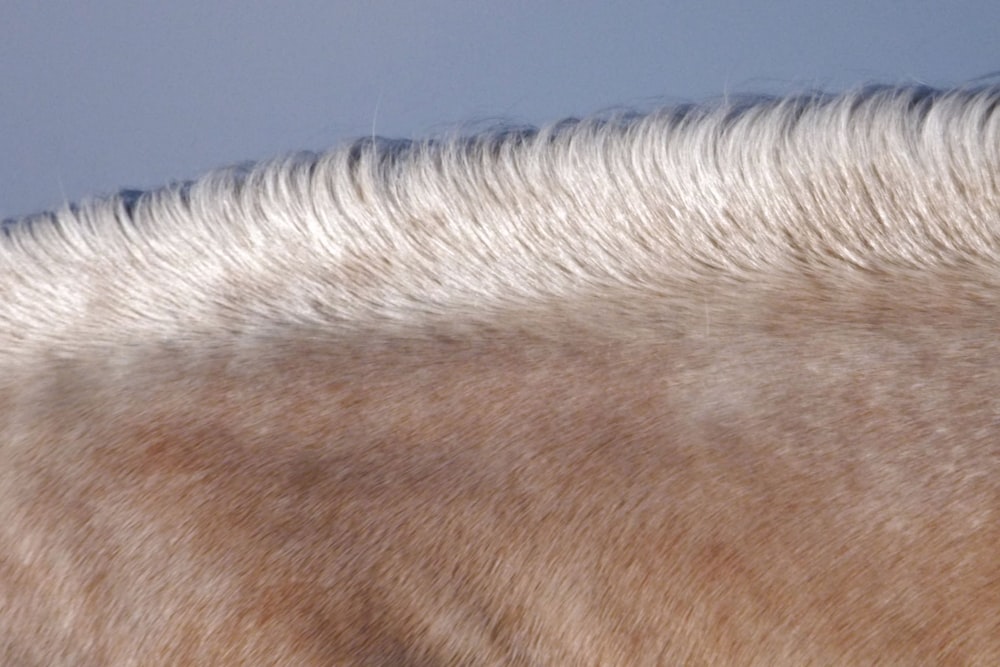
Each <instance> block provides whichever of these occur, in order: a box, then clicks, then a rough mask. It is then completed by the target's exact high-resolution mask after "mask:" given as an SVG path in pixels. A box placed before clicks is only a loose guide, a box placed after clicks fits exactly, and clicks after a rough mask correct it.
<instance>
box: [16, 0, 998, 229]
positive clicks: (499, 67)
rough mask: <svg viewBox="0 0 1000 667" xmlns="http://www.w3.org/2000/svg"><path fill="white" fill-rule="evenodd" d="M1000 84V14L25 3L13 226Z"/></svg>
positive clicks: (635, 6)
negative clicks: (267, 163) (334, 168)
mask: <svg viewBox="0 0 1000 667" xmlns="http://www.w3.org/2000/svg"><path fill="white" fill-rule="evenodd" d="M998 71H1000V2H997V1H996V0H970V1H962V0H951V1H948V2H944V1H942V2H924V1H922V0H906V1H898V2H897V1H895V0H868V1H866V2H854V1H848V2H845V1H838V2H824V3H810V2H805V1H803V0H798V1H796V2H784V1H782V2H748V1H746V0H743V1H730V2H713V1H710V0H708V1H706V0H703V1H700V2H670V1H668V0H659V1H658V2H656V1H651V2H626V1H620V2H611V1H609V0H605V1H601V2H596V1H591V0H582V1H579V2H554V1H553V2H545V1H543V0H533V1H531V0H527V1H521V0H492V1H489V2H485V1H484V2H479V1H476V0H464V1H451V0H449V1H445V0H430V1H426V2H422V1H420V0H396V1H394V2H377V1H375V0H353V1H350V2H340V1H331V0H325V1H320V0H317V1H314V2H306V1H302V2H296V1H292V0H286V1H283V2H278V1H274V2H254V1H250V0H242V1H241V2H228V1H226V2H221V1H220V2H212V1H210V0H172V1H171V2H156V3H154V2H135V1H134V0H128V1H124V0H122V1H107V2H102V1H100V0H88V2H80V1H79V0H72V1H70V0H51V1H46V2H38V1H37V0H30V1H22V0H4V2H3V3H2V4H0V156H2V158H0V219H4V218H11V217H16V216H19V215H22V214H27V213H33V212H37V211H42V210H51V209H54V208H57V207H59V206H60V205H62V204H64V203H66V202H72V201H79V200H81V199H82V198H85V197H87V196H100V195H102V194H109V193H113V192H116V191H118V190H121V189H127V188H128V189H132V188H138V189H149V188H153V187H157V186H160V185H164V184H166V183H168V182H171V181H178V180H189V179H192V178H196V177H197V176H198V175H200V174H202V173H204V172H206V171H208V170H210V169H212V168H215V167H221V166H225V165H230V164H234V163H238V162H244V161H247V160H259V159H265V158H270V157H276V156H279V155H281V154H284V153H288V152H291V151H296V150H303V149H305V150H325V149H328V148H332V147H336V146H340V145H344V144H345V143H347V142H348V141H350V140H351V139H354V138H357V137H359V136H370V135H372V134H376V135H381V136H387V137H414V138H418V137H428V136H434V135H440V134H444V133H452V132H454V131H456V130H463V129H465V130H467V131H473V130H474V129H475V128H476V127H480V128H481V127H483V126H484V125H489V124H491V123H497V122H510V123H517V124H526V123H527V124H532V125H538V124H545V123H550V122H554V121H557V120H559V119H561V118H565V117H568V116H577V117H579V116H584V115H588V114H593V113H600V112H602V111H604V112H606V111H608V110H609V109H620V108H628V109H638V110H648V109H652V108H655V107H657V106H662V105H669V104H676V103H679V102H692V101H699V100H712V99H718V98H720V97H722V96H725V95H730V94H734V93H769V94H782V93H792V92H801V91H804V90H815V89H822V90H828V91H838V90H843V89H845V88H852V87H856V86H859V85H864V84H867V83H892V84H898V83H921V84H928V85H932V86H938V87H947V86H956V85H969V84H970V83H972V82H974V81H975V80H982V81H992V82H1000V77H998V76H997V72H998Z"/></svg>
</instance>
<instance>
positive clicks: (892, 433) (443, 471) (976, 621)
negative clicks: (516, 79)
mask: <svg viewBox="0 0 1000 667" xmlns="http://www.w3.org/2000/svg"><path fill="white" fill-rule="evenodd" d="M998 101H1000V91H997V90H994V89H988V90H980V91H964V92H963V91H956V92H951V93H934V92H930V91H926V90H912V89H901V90H893V89H875V90H868V91H861V92H859V93H853V94H850V95H845V96H841V97H837V98H809V99H805V98H802V99H796V100H781V101H767V100H761V101H754V102H750V103H747V104H745V105H743V106H734V105H728V106H727V105H721V106H718V107H714V108H708V107H706V108H701V109H687V110H683V109H675V110H667V111H665V112H663V113H661V114H656V115H653V116H650V117H643V118H632V119H616V120H612V121H607V122H598V121H587V122H584V123H582V124H576V125H570V126H560V127H556V128H550V129H547V130H543V131H541V132H540V133H539V134H537V135H523V134H521V135H516V134H508V135H491V136H489V137H485V136H484V137H477V138H473V139H470V140H453V141H450V142H444V143H440V144H426V145H402V146H397V147H396V148H395V149H393V150H392V151H389V152H386V151H388V148H387V147H386V146H381V147H378V146H373V145H372V144H370V143H362V144H359V145H358V146H355V147H354V148H352V149H350V150H345V151H340V152H335V153H332V154H330V155H327V156H321V157H318V158H312V157H300V158H296V159H294V160H290V161H286V162H282V163H275V164H272V165H264V166H261V167H256V168H253V169H250V170H249V171H243V172H233V171H230V172H221V173H218V174H214V175H209V176H208V177H206V178H205V179H203V180H202V181H200V182H198V183H196V184H193V185H191V186H187V187H186V188H175V189H172V190H165V191H161V192H154V193H147V194H144V195H142V196H141V197H140V198H138V199H134V198H132V197H129V196H121V197H118V198H113V199H110V200H106V201H102V202H93V203H89V204H85V205H83V206H82V207H80V208H77V209H75V210H66V211H63V212H61V213H59V214H57V215H55V216H47V217H37V218H34V219H31V220H24V221H17V222H13V223H8V227H7V230H8V231H7V235H6V238H5V239H4V240H3V244H2V245H0V295H2V296H3V299H2V300H0V342H2V345H0V664H3V665H14V666H20V665H74V666H75V665H109V664H110V665H148V664H170V665H173V664H252V665H267V664H274V665H292V664H295V665H298V664H304V665H311V664H314V665H338V664H359V665H361V664H363V665H371V664H386V665H397V664H414V665H430V664H441V665H454V664H483V665H491V664H497V665H539V664H550V665H647V664H648V665H675V664H685V665H699V664H702V665H721V664H733V665H804V664H829V665H845V664H857V665H867V664H875V663H880V664H982V665H993V664H998V661H1000V437H998V436H1000V363H998V362H997V359H1000V336H998V324H1000V262H998V259H1000V250H998V240H1000V181H998V174H1000V110H998ZM685 158H686V160H685Z"/></svg>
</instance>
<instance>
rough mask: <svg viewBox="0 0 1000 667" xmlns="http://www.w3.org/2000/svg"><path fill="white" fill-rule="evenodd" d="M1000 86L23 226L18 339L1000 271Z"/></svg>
mask: <svg viewBox="0 0 1000 667" xmlns="http://www.w3.org/2000/svg"><path fill="white" fill-rule="evenodd" d="M998 101H1000V88H982V89H975V90H958V91H951V92H939V91H935V90H931V89H928V88H922V87H905V88H886V87H873V88H868V89H863V90H858V91H855V92H851V93H847V94H843V95H838V96H827V95H819V94H816V95H803V96H799V97H792V98H787V99H767V98H755V99H749V100H741V101H737V102H729V101H727V102H721V103H718V104H716V105H714V106H707V107H698V106H682V107H677V108H669V109H666V110H663V111H660V112H657V113H653V114H649V115H642V116H633V115H616V116H613V117H610V118H600V119H590V120H582V121H577V120H573V121H566V122H562V123H558V124H555V125H552V126H549V127H545V128H543V129H540V130H537V131H536V130H509V131H496V132H488V133H484V134H480V135H478V136H472V137H468V138H452V139H447V140H439V141H423V142H404V141H385V140H375V141H372V140H362V141H358V142H357V143H355V144H353V145H351V146H349V147H347V148H344V149H340V150H335V151H332V152H329V153H326V154H322V155H314V154H298V155H294V156H291V157H287V158H285V159H281V160H277V161H273V162H267V163H263V164H259V165H254V166H241V167H235V168H230V169H224V170H221V171H216V172H213V173H210V174H208V175H206V176H204V177H203V178H201V179H200V180H197V181H195V182H193V183H186V184H182V185H173V186H170V187H167V188H164V189H161V190H155V191H151V192H143V193H136V192H123V193H121V194H118V195H116V196H112V197H109V198H106V199H101V200H96V201H89V202H86V203H83V204H81V205H78V206H68V207H64V208H63V209H62V210H60V211H58V212H57V213H52V214H41V215H35V216H31V217H28V218H25V219H22V220H11V221H7V222H5V223H4V224H3V226H2V231H3V234H2V235H0V355H2V356H5V357H8V358H10V357H13V356H17V355H29V356H30V355H31V354H32V353H37V352H40V351H43V350H48V351H50V352H55V353H57V354H59V355H74V354H77V353H84V352H85V350H87V349H90V348H93V347H95V346H108V345H111V346H122V345H135V344H140V343H155V342H162V343H170V344H183V343H184V342H185V341H191V342H197V341H200V340H204V339H205V337H210V338H219V339H225V338H232V337H237V338H244V337H247V336H249V337H251V338H252V337H255V336H257V335H265V334H267V332H269V331H273V330H274V328H275V327H281V326H282V325H291V324H296V325H304V326H307V327H322V328H324V330H326V331H328V332H329V331H343V330H379V331H396V332H401V333H405V335H407V336H419V335H423V334H422V333H421V332H427V331H429V330H434V331H437V332H438V333H440V332H441V331H442V330H443V331H444V332H447V331H459V330H463V329H464V328H467V327H469V326H473V325H475V326H478V327H483V326H485V327H489V326H500V325H502V324H503V323H509V322H511V321H512V316H513V314H515V313H520V317H521V318H522V320H523V319H524V318H528V315H527V314H528V313H531V312H541V313H545V312H551V310H552V308H554V307H557V305H558V304H566V305H565V308H564V310H566V311H567V312H565V313H563V316H565V317H570V316H572V317H581V315H580V312H579V311H580V310H581V308H583V306H581V304H587V303H591V304H604V305H603V306H594V307H595V308H597V309H598V310H600V309H601V308H603V309H604V310H605V311H607V310H608V309H612V310H614V308H615V306H614V305H613V304H614V302H615V301H616V295H621V294H624V293H645V294H647V295H654V294H656V295H659V296H660V297H662V298H663V299H664V303H667V304H672V305H671V307H673V308H686V307H688V305H687V301H685V300H683V299H679V298H675V297H680V296H683V293H684V292H685V291H686V290H687V289H688V286H690V285H691V284H694V282H698V283H699V284H701V285H703V286H705V285H712V284H715V283H721V282H729V283H731V282H734V281H735V282H754V281H759V280H762V279H764V278H765V277H766V278H767V279H768V280H776V279H778V278H776V277H778V276H782V275H793V276H799V277H801V276H804V275H811V274H822V275H827V276H836V277H837V279H838V280H843V279H847V278H848V277H849V276H850V275H855V276H858V275H863V274H868V275H871V274H874V273H892V272H898V271H905V270H906V269H907V268H910V269H913V268H918V267H919V268H921V269H922V270H924V271H927V270H933V269H934V267H938V268H944V267H955V266H958V265H966V264H970V263H971V264H981V265H985V266H986V267H988V275H989V276H990V277H991V278H995V277H996V267H997V259H998V256H997V252H998V246H1000V225H998V212H1000V111H998ZM696 305H697V304H695V305H694V306H691V307H692V308H693V307H695V306H696ZM618 315H621V316H626V315H627V314H624V313H618ZM514 319H515V320H516V318H514ZM529 319H530V318H529ZM583 319H587V317H586V316H583ZM590 319H600V318H590ZM537 328H538V329H539V335H545V333H546V332H547V331H549V329H550V327H547V326H545V325H544V324H543V323H539V326H538V327H537Z"/></svg>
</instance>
